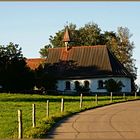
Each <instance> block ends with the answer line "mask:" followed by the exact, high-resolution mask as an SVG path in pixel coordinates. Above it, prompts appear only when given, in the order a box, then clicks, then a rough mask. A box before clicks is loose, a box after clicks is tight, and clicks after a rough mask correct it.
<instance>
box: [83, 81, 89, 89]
mask: <svg viewBox="0 0 140 140" xmlns="http://www.w3.org/2000/svg"><path fill="white" fill-rule="evenodd" d="M84 87H85V89H89V81H84Z"/></svg>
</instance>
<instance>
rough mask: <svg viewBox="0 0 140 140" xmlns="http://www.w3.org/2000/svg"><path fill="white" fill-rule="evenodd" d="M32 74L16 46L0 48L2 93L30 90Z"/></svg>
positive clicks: (32, 79) (0, 83)
mask: <svg viewBox="0 0 140 140" xmlns="http://www.w3.org/2000/svg"><path fill="white" fill-rule="evenodd" d="M33 81H34V73H33V71H31V70H30V68H29V67H27V66H26V59H25V58H24V57H23V55H22V51H21V48H19V46H18V45H17V44H13V43H9V45H7V46H2V45H1V46H0V85H1V86H2V89H3V91H6V92H19V91H23V90H28V89H32V88H33V86H34V83H33Z"/></svg>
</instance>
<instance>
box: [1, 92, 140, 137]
mask: <svg viewBox="0 0 140 140" xmlns="http://www.w3.org/2000/svg"><path fill="white" fill-rule="evenodd" d="M61 98H64V112H63V113H62V112H61V111H60V110H61V109H60V108H61ZM133 99H134V96H128V97H126V100H133ZM137 99H139V97H137ZM47 100H49V117H47V116H46V102H47ZM79 101H80V97H79V96H56V95H34V94H33V95H32V94H7V93H1V94H0V139H2V138H18V118H17V111H18V110H22V122H23V138H45V136H46V134H47V132H48V131H49V130H50V129H51V128H52V127H53V126H54V125H55V123H56V122H58V121H59V120H60V119H63V118H64V117H67V116H69V115H72V114H74V113H77V112H80V111H84V110H86V109H90V108H95V107H97V106H104V105H106V104H110V103H111V102H110V97H109V96H99V97H98V105H97V104H96V101H95V96H83V103H82V108H80V104H79ZM121 101H124V99H123V96H114V97H113V103H114V102H121ZM32 104H35V105H36V128H33V127H32Z"/></svg>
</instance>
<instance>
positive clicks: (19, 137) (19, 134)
mask: <svg viewBox="0 0 140 140" xmlns="http://www.w3.org/2000/svg"><path fill="white" fill-rule="evenodd" d="M18 139H22V111H21V110H18Z"/></svg>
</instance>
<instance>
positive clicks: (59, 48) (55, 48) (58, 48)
mask: <svg viewBox="0 0 140 140" xmlns="http://www.w3.org/2000/svg"><path fill="white" fill-rule="evenodd" d="M92 47H93V48H96V47H107V46H106V45H95V46H71V48H92ZM49 49H65V47H57V48H49Z"/></svg>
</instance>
